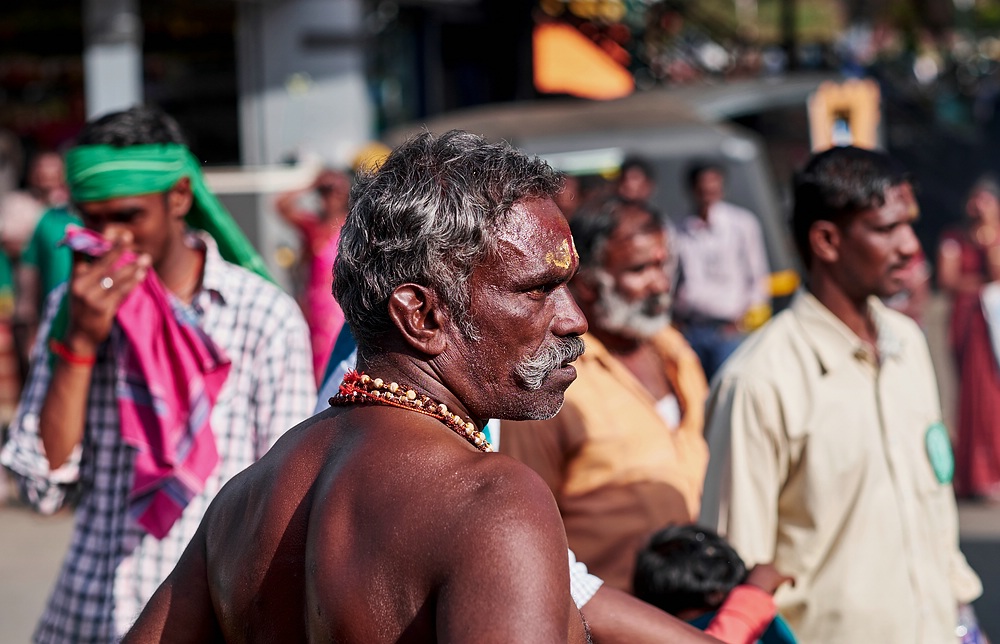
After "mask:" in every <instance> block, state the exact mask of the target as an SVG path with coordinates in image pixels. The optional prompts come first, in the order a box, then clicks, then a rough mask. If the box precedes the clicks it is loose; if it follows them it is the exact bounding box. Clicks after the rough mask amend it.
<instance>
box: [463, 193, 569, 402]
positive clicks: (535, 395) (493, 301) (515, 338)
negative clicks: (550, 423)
mask: <svg viewBox="0 0 1000 644" xmlns="http://www.w3.org/2000/svg"><path fill="white" fill-rule="evenodd" d="M570 239H571V233H570V230H569V224H567V223H566V220H565V218H564V217H563V215H562V213H561V212H560V211H559V208H558V207H557V206H556V205H555V203H554V202H553V201H552V200H551V199H537V200H528V201H525V202H521V203H519V204H515V206H514V208H513V210H512V212H511V215H510V217H509V218H508V225H507V226H506V227H504V228H503V229H502V230H501V231H500V233H499V235H498V244H497V256H498V258H500V261H494V262H487V263H485V264H483V265H482V266H481V267H479V268H477V269H476V270H475V271H474V272H473V274H472V277H471V279H470V281H469V284H470V292H471V294H472V298H471V302H470V306H469V319H470V321H471V323H472V326H473V328H474V329H475V330H476V335H477V336H478V340H475V341H472V342H469V341H468V340H467V339H466V338H464V337H461V336H459V337H456V338H455V342H456V344H457V345H458V346H459V347H460V350H459V352H458V353H457V354H455V356H456V357H457V358H458V359H459V360H462V361H463V362H464V363H465V365H466V369H467V371H466V373H467V374H468V376H469V377H468V378H466V379H464V380H465V381H464V382H460V383H452V384H453V388H454V390H455V391H456V393H461V395H460V396H459V397H460V398H461V399H462V400H463V401H465V402H467V404H468V405H469V406H470V407H469V412H470V413H469V415H470V416H472V417H473V418H478V419H489V418H505V419H513V420H518V419H524V418H527V417H529V416H530V417H537V416H539V415H540V414H539V413H538V411H537V409H535V406H536V405H537V406H539V408H543V409H545V410H548V412H547V414H548V415H549V416H551V415H552V414H555V412H556V411H557V410H558V409H559V407H560V406H561V405H562V401H563V393H564V392H565V390H566V388H567V387H568V386H569V384H570V383H571V382H572V381H573V379H574V378H575V377H576V370H575V369H574V368H573V367H572V366H566V367H564V368H563V369H559V370H558V371H556V372H555V373H553V374H552V375H551V377H550V378H549V379H548V382H547V383H546V385H545V386H543V388H542V389H541V390H540V391H536V392H530V393H528V392H525V391H524V389H523V387H521V385H520V384H519V383H518V381H517V379H516V378H515V376H514V375H513V371H514V367H515V366H516V364H517V363H519V362H520V361H522V360H524V359H525V358H527V357H529V356H532V355H535V354H536V353H537V352H538V351H539V349H541V348H542V347H543V346H546V345H548V344H550V343H551V342H553V341H555V340H557V339H558V338H565V337H569V336H578V335H582V334H583V333H586V331H587V321H586V318H585V317H584V315H583V313H582V312H581V311H580V309H579V308H578V307H577V305H576V302H575V301H574V299H573V296H572V295H571V293H570V291H569V288H568V286H567V285H568V283H569V281H570V279H572V277H573V276H574V275H575V274H576V271H577V269H578V267H579V260H578V259H577V256H576V250H575V248H573V246H572V244H571V243H570V242H569V240H570ZM469 385H473V386H469ZM497 405H499V406H498V407H496V408H494V409H493V410H492V411H490V410H489V407H490V406H497Z"/></svg>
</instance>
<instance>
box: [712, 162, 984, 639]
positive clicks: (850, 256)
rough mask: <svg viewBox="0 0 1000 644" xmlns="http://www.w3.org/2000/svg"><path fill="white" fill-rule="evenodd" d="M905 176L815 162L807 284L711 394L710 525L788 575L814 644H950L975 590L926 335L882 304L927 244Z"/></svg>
mask: <svg viewBox="0 0 1000 644" xmlns="http://www.w3.org/2000/svg"><path fill="white" fill-rule="evenodd" d="M904 181H905V177H904V176H901V175H900V173H899V171H898V169H897V167H896V166H895V164H894V163H893V162H892V161H891V159H890V158H889V157H888V156H887V155H885V154H882V153H880V152H873V151H870V150H862V149H859V148H852V147H838V148H833V149H831V150H828V151H826V152H823V153H821V154H818V155H816V156H814V157H812V158H811V159H810V161H809V162H808V163H807V164H806V167H805V168H804V169H803V170H802V172H801V173H799V174H798V175H797V177H796V181H795V186H794V208H793V214H792V232H793V237H794V239H795V242H796V246H797V247H798V250H799V253H800V255H801V256H802V261H803V264H804V265H805V266H806V267H807V278H808V279H807V283H806V291H805V292H800V293H798V294H797V295H796V297H795V299H794V301H793V302H792V304H791V306H790V307H789V308H788V309H787V310H785V311H783V312H782V313H781V314H780V315H778V316H776V317H775V318H774V319H773V320H771V321H770V322H769V323H767V324H766V325H765V326H764V327H763V328H761V329H760V330H759V331H757V332H756V333H754V335H753V336H752V337H751V338H749V339H748V340H747V342H746V344H745V345H744V346H742V347H740V349H739V350H738V351H737V353H736V354H734V355H733V357H732V359H731V360H730V361H729V362H728V363H727V364H726V366H725V367H723V369H722V371H721V372H720V373H719V375H718V377H717V378H716V379H715V381H714V382H713V385H712V393H711V395H710V397H709V405H708V420H707V424H706V435H707V436H708V440H709V447H710V451H711V455H712V456H711V460H710V462H709V470H708V475H707V477H706V484H705V500H704V504H703V512H702V521H703V522H704V523H706V524H709V525H717V526H719V531H720V532H721V533H723V534H724V535H725V536H726V538H727V539H728V541H729V543H731V544H732V546H733V547H734V548H735V549H736V551H737V552H739V553H740V555H741V556H742V557H743V559H744V561H746V562H747V564H748V565H754V564H757V563H762V562H773V564H774V565H775V566H776V567H777V568H778V570H781V571H782V572H783V573H786V574H789V575H791V576H793V577H794V578H795V580H796V585H795V587H794V588H788V587H783V588H781V589H779V590H778V592H777V593H776V595H775V601H776V602H777V604H778V609H779V611H780V612H781V614H782V616H783V617H785V619H787V620H788V622H789V625H790V626H791V627H792V629H793V630H794V632H795V633H796V636H797V637H799V638H800V639H801V640H802V641H804V642H830V643H837V642H862V641H864V642H869V641H870V642H885V643H888V644H892V643H899V644H921V643H924V642H926V643H928V644H931V643H934V644H937V643H940V642H953V641H954V639H955V628H956V626H957V625H958V607H959V605H961V604H968V603H969V602H971V601H973V600H974V599H975V598H976V597H978V596H979V594H980V593H981V592H982V586H981V584H980V582H979V579H978V577H977V576H976V574H975V573H974V572H973V571H972V570H971V568H969V565H968V564H967V563H966V561H965V557H964V556H963V555H962V553H961V551H960V550H959V548H958V517H957V511H956V508H955V499H954V493H953V490H952V486H951V478H952V475H953V473H954V460H953V458H952V455H951V448H950V444H949V440H948V432H947V430H946V429H945V427H944V425H943V424H942V422H941V409H940V403H939V398H938V390H937V381H936V378H935V375H934V368H933V366H932V364H931V359H930V353H929V351H928V348H927V342H926V340H925V338H924V335H923V333H922V332H921V331H920V328H919V327H917V325H916V323H914V322H913V320H911V319H910V318H908V317H906V316H904V315H902V314H900V313H898V312H896V311H893V310H891V309H889V308H887V307H886V306H885V305H883V304H882V302H881V300H880V299H879V298H885V297H890V296H892V295H893V294H894V293H896V292H897V291H898V290H899V289H900V288H902V285H903V275H904V269H905V267H906V265H907V263H908V262H909V261H910V260H911V259H912V257H913V256H914V254H916V253H917V252H918V250H919V248H920V245H919V242H918V241H917V238H916V235H915V234H914V233H913V228H912V225H911V224H912V221H913V216H914V214H913V210H912V208H910V207H909V204H908V202H907V200H906V198H905V197H904V195H903V191H902V190H900V184H901V183H903V182H904Z"/></svg>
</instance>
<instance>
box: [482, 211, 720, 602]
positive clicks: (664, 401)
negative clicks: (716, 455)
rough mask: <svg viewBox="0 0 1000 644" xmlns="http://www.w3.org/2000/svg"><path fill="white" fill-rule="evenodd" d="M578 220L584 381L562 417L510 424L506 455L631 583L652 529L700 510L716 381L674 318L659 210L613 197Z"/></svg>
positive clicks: (503, 444) (582, 550) (579, 546)
mask: <svg viewBox="0 0 1000 644" xmlns="http://www.w3.org/2000/svg"><path fill="white" fill-rule="evenodd" d="M570 226H571V228H572V231H573V238H574V240H575V242H576V245H577V251H578V252H579V256H580V272H579V274H578V275H577V276H576V277H575V278H574V279H573V281H572V282H571V283H570V288H571V289H572V291H573V294H574V296H575V297H576V300H577V303H578V304H579V305H580V308H581V310H582V311H583V312H584V315H585V316H586V317H587V320H588V322H589V324H590V332H589V333H588V334H587V335H585V336H584V342H585V344H586V353H585V354H584V356H582V357H581V358H580V359H579V360H578V361H577V363H576V368H577V372H578V374H579V377H578V379H577V381H576V383H574V384H573V386H571V387H570V388H569V389H568V390H567V392H566V403H565V405H564V407H563V409H562V410H561V411H560V412H559V414H558V415H556V416H555V417H554V418H552V419H550V420H546V421H527V422H504V423H503V424H502V425H501V440H500V451H501V452H504V453H507V454H510V455H511V456H513V457H515V458H517V459H519V460H521V461H523V462H524V463H526V464H527V465H528V466H530V467H531V468H532V469H534V470H535V471H537V472H538V473H539V474H540V475H541V476H542V478H543V479H544V480H545V481H546V482H547V483H548V485H549V487H550V488H551V489H552V492H553V494H554V495H555V497H556V501H557V502H558V504H559V510H560V512H561V514H562V517H563V522H564V523H565V525H566V535H567V537H568V539H569V545H570V547H571V548H572V549H573V550H574V551H575V552H576V554H577V557H578V558H579V559H580V561H582V562H584V563H586V564H587V566H588V567H590V569H591V570H592V571H593V572H594V574H596V575H598V576H600V577H602V578H603V579H604V580H605V583H607V584H609V585H611V586H612V587H616V588H621V589H623V590H630V587H631V579H632V570H633V567H634V564H635V556H636V553H637V552H638V551H639V549H641V548H642V547H643V546H644V545H645V542H646V540H647V539H648V538H649V536H650V535H651V534H652V533H653V532H654V531H655V530H657V529H659V528H662V527H663V526H665V525H667V524H669V523H689V522H691V521H693V520H694V518H695V517H697V516H698V511H699V507H700V502H701V487H702V481H703V479H704V475H705V468H706V466H707V463H708V448H707V447H706V444H705V440H704V438H703V436H702V429H703V424H704V417H703V407H704V403H705V396H706V392H707V385H706V382H705V376H704V373H703V372H702V370H701V365H700V364H699V363H698V358H697V356H696V355H695V354H694V351H693V350H692V349H691V348H690V347H689V346H688V345H687V343H686V342H685V341H684V339H683V337H682V336H681V335H680V333H678V332H677V331H675V330H674V329H673V328H671V327H670V325H669V304H670V279H669V276H668V274H667V271H666V270H665V265H666V262H667V259H668V248H667V239H666V233H665V232H664V230H663V226H662V225H661V221H660V218H659V217H658V216H657V215H656V213H654V212H652V211H651V209H650V208H649V207H648V206H646V205H641V204H638V203H635V202H627V201H621V200H612V201H609V202H607V203H606V204H604V205H602V206H601V207H599V208H596V209H591V210H589V211H581V212H579V213H577V214H576V215H575V216H574V218H573V220H572V222H571V224H570Z"/></svg>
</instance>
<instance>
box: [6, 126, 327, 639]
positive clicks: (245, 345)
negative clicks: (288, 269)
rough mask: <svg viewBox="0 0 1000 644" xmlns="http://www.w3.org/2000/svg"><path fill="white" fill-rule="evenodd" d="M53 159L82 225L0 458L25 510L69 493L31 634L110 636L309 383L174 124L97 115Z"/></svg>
mask: <svg viewBox="0 0 1000 644" xmlns="http://www.w3.org/2000/svg"><path fill="white" fill-rule="evenodd" d="M67 158H68V168H69V178H70V186H71V192H72V195H73V201H74V204H75V208H76V210H77V211H78V212H79V213H80V215H81V218H82V221H83V222H84V224H85V225H86V227H87V231H84V232H77V233H74V234H71V235H69V236H68V237H67V239H69V240H78V241H82V242H84V243H81V244H80V245H78V246H74V250H76V251H77V256H76V259H75V262H74V266H73V273H72V277H71V278H70V281H69V283H68V284H67V285H65V286H63V287H61V288H58V289H56V290H55V291H54V292H53V293H52V295H51V297H50V300H49V305H48V306H47V307H46V309H45V310H46V316H45V318H44V319H43V321H42V323H41V326H40V328H39V336H38V337H39V339H38V341H37V342H36V344H35V349H34V351H33V368H32V371H31V377H30V380H29V382H28V384H27V386H26V387H25V391H24V394H23V396H22V400H21V403H20V406H19V409H18V413H17V417H16V418H15V420H14V422H13V423H12V425H11V431H10V437H9V439H8V441H7V443H6V444H5V445H4V448H3V451H2V452H0V462H2V464H3V465H5V466H6V467H8V468H9V469H10V470H11V471H12V472H13V473H14V475H15V478H16V482H17V484H18V487H19V488H20V490H21V493H22V496H23V497H24V498H25V500H27V501H28V502H30V503H31V505H32V506H33V507H34V508H35V509H37V510H39V511H40V512H43V513H52V512H55V511H56V510H58V509H59V508H60V507H62V506H63V504H65V503H66V502H67V501H69V500H71V499H74V498H75V499H78V504H77V507H76V521H75V524H74V530H73V536H72V539H71V542H70V546H69V552H68V554H67V555H66V558H65V561H64V563H63V568H62V571H61V573H60V575H59V578H58V580H57V582H56V586H55V589H54V590H53V592H52V595H51V596H50V598H49V601H48V604H47V606H46V609H45V613H44V614H43V615H42V618H41V621H40V623H39V626H38V629H37V630H36V632H35V640H36V641H38V642H81V641H88V642H116V641H118V639H119V638H120V637H121V635H122V634H123V633H124V632H125V631H126V630H127V628H128V626H129V625H130V624H131V623H132V621H133V620H134V619H135V617H136V616H137V615H138V613H139V611H140V610H141V608H142V606H143V605H144V603H145V602H146V600H147V599H148V598H149V597H150V596H151V595H152V593H153V592H154V591H155V590H156V587H157V585H158V584H159V583H160V582H161V581H162V580H163V579H164V578H165V577H166V575H167V574H168V573H169V572H170V569H171V568H173V565H174V564H175V563H176V561H177V559H178V558H179V557H180V555H181V552H182V551H183V548H184V547H185V545H186V544H187V543H188V541H190V539H191V536H192V535H193V534H194V531H195V529H196V528H197V526H198V523H199V521H200V520H201V517H202V514H203V513H204V512H205V510H206V508H207V507H208V505H209V502H210V501H211V500H212V498H213V497H214V496H215V494H216V493H217V492H218V490H219V489H220V488H221V487H222V485H223V483H225V482H226V481H227V480H229V478H231V477H232V476H234V475H235V474H236V473H238V472H239V471H241V470H243V469H244V468H245V467H246V466H247V465H249V464H250V463H252V462H253V461H255V460H256V459H258V458H260V457H261V456H262V455H263V454H264V452H266V451H267V449H268V448H269V447H270V446H271V444H273V442H274V441H275V440H277V438H278V436H279V435H280V434H281V433H282V432H284V431H285V430H286V429H287V428H288V427H289V426H291V425H292V424H294V423H295V422H298V421H299V420H301V419H302V418H305V417H306V416H307V415H308V413H309V411H310V409H311V406H312V403H313V401H314V400H315V387H314V383H313V378H312V370H311V368H310V360H309V349H308V344H307V343H308V335H307V334H308V331H307V329H306V326H305V322H304V320H303V319H302V316H301V314H300V313H299V310H298V307H297V306H296V305H295V303H294V302H293V301H292V299H291V298H289V297H288V296H287V295H285V294H284V293H283V292H281V291H280V290H279V289H278V288H277V287H276V286H275V285H274V284H272V283H271V282H270V281H268V280H267V279H265V278H264V277H262V276H261V275H258V274H255V272H252V271H251V270H248V269H247V268H244V267H243V266H240V265H237V264H236V263H233V262H237V261H238V262H240V264H243V265H245V266H247V267H249V268H251V269H253V270H254V271H260V272H263V262H262V260H261V259H260V257H259V256H258V255H257V253H256V252H255V251H254V250H253V248H252V247H251V246H250V245H249V243H248V242H246V240H245V238H244V237H243V236H242V234H241V233H240V232H239V229H238V228H236V224H235V222H233V221H232V219H231V218H230V217H229V215H228V213H226V212H225V210H224V209H222V206H221V204H220V203H219V202H218V201H217V200H216V199H215V197H214V196H213V195H212V194H211V193H209V192H208V191H207V188H206V187H205V185H204V182H203V179H202V177H201V172H200V167H199V164H198V162H197V160H196V159H195V158H194V156H193V155H192V154H191V153H190V151H188V149H187V147H186V146H185V145H184V142H183V136H182V135H181V133H180V130H179V128H178V126H177V124H176V123H175V122H174V121H173V119H171V118H170V117H168V116H166V115H165V114H163V113H162V112H160V111H158V110H155V109H152V108H144V107H138V108H133V109H130V110H127V111H124V112H117V113H113V114H109V115H107V116H104V117H102V118H100V119H98V120H96V121H92V122H90V123H88V124H87V126H85V128H84V130H83V132H82V133H81V134H80V136H79V139H78V141H77V145H76V146H75V147H74V148H73V149H72V150H71V151H70V152H69V154H68V157H67ZM187 223H192V224H197V225H198V226H200V227H201V228H203V229H205V231H206V232H199V233H192V232H190V231H189V230H188V226H187ZM209 230H210V231H212V234H211V235H210V234H208V232H207V231H209ZM104 250H106V253H104V254H103V255H101V252H103V251H104ZM88 251H101V252H95V254H96V255H98V256H95V257H92V258H90V259H88V260H86V261H85V260H84V253H86V252H88ZM224 257H227V258H231V259H232V260H233V261H232V262H231V261H227V260H226V259H224Z"/></svg>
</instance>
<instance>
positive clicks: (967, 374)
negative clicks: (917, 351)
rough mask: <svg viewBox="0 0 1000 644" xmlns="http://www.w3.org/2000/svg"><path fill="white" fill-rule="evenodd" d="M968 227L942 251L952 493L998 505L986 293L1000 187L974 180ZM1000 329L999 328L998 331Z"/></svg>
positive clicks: (999, 227) (997, 262) (996, 266)
mask: <svg viewBox="0 0 1000 644" xmlns="http://www.w3.org/2000/svg"><path fill="white" fill-rule="evenodd" d="M966 216H967V223H966V225H965V226H964V227H962V228H960V229H958V230H951V231H947V232H946V233H945V234H944V235H943V237H942V240H941V244H940V247H939V249H938V286H939V287H940V288H941V289H942V290H943V291H945V292H946V293H948V294H949V295H950V296H951V302H952V309H951V321H950V326H949V330H948V338H949V344H950V346H951V350H952V355H953V356H954V359H955V365H956V368H957V371H958V381H959V383H958V384H959V387H958V432H957V441H956V463H955V491H956V493H957V494H958V495H959V496H962V497H971V498H979V499H982V500H987V501H991V502H994V503H996V502H1000V366H998V362H997V360H998V356H997V355H996V352H995V351H994V345H993V343H992V342H991V338H990V327H989V324H988V322H987V318H986V316H985V315H984V306H983V300H982V295H983V288H984V286H986V285H987V284H990V283H994V282H996V281H998V280H1000V185H998V184H997V182H996V181H995V180H994V179H993V178H990V177H984V178H982V179H980V180H979V181H977V182H976V184H975V185H974V186H973V187H972V190H970V192H969V197H968V200H967V201H966ZM998 330H1000V329H998Z"/></svg>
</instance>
